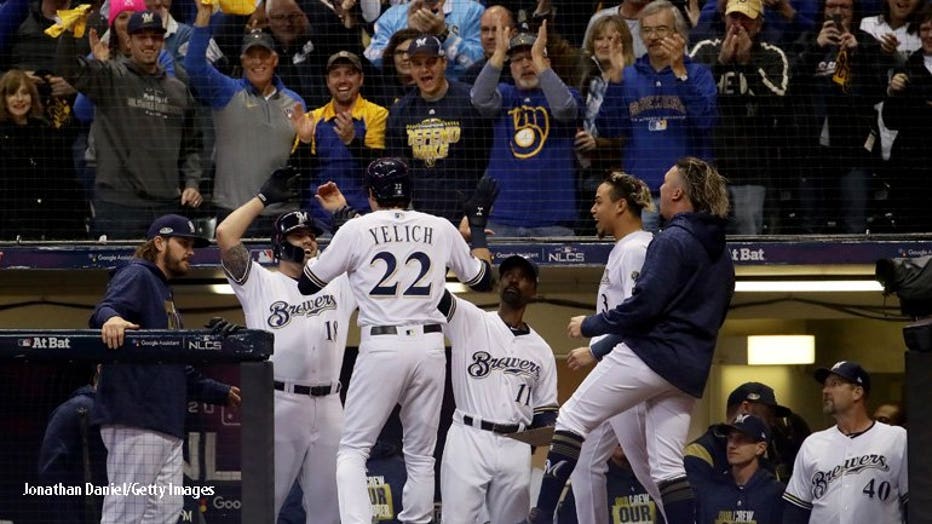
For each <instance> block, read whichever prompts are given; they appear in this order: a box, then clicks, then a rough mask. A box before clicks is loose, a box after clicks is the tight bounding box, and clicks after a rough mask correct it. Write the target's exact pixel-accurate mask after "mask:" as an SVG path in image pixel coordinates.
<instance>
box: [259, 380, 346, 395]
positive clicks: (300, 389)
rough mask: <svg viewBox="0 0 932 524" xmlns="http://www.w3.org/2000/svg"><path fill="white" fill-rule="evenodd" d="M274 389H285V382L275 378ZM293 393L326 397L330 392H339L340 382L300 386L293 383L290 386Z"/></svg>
mask: <svg viewBox="0 0 932 524" xmlns="http://www.w3.org/2000/svg"><path fill="white" fill-rule="evenodd" d="M275 389H277V390H279V391H285V383H284V382H281V381H278V380H276V381H275ZM291 389H292V391H293V392H294V393H297V394H298V395H310V396H312V397H326V396H327V395H330V394H332V393H339V392H340V383H339V382H337V383H336V384H331V385H329V386H302V385H300V384H295V385H294V386H293V387H292V388H291Z"/></svg>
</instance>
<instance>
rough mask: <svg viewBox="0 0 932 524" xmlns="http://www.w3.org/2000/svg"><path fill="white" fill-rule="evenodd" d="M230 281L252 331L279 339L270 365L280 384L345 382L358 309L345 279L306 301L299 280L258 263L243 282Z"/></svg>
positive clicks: (334, 282)
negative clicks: (352, 324) (350, 336)
mask: <svg viewBox="0 0 932 524" xmlns="http://www.w3.org/2000/svg"><path fill="white" fill-rule="evenodd" d="M227 280H228V281H229V282H230V287H232V288H233V292H234V293H236V298H237V299H239V302H240V304H242V306H243V312H244V313H245V315H246V326H247V327H249V328H252V329H264V330H266V331H270V332H272V333H273V334H274V335H275V352H274V353H272V356H271V358H270V359H269V360H271V361H272V363H273V365H274V367H275V379H276V380H281V381H294V382H298V383H300V384H304V385H325V384H334V383H336V382H337V381H338V380H339V379H340V368H341V367H342V366H343V352H344V349H345V348H346V335H347V331H348V329H347V328H348V327H349V323H350V318H351V316H352V314H353V310H355V309H356V299H355V297H354V296H353V293H352V290H351V289H350V286H349V281H348V280H347V279H346V278H345V277H343V278H338V279H336V280H334V281H333V282H331V283H330V284H328V285H327V286H326V287H325V288H323V289H322V290H320V291H319V292H317V293H316V294H314V295H311V296H305V295H302V294H301V292H300V291H298V286H297V283H296V282H295V280H294V279H293V278H290V277H288V276H287V275H283V274H282V273H279V272H277V271H270V270H268V269H266V268H264V267H262V266H260V265H259V264H257V263H256V262H255V261H252V262H250V265H249V269H248V270H247V271H246V274H245V276H244V277H243V279H242V280H241V281H239V282H237V281H236V280H235V279H233V277H232V276H231V275H230V274H229V273H228V274H227Z"/></svg>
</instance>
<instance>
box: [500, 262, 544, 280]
mask: <svg viewBox="0 0 932 524" xmlns="http://www.w3.org/2000/svg"><path fill="white" fill-rule="evenodd" d="M515 267H522V268H524V270H525V271H527V272H528V273H530V274H531V275H532V276H533V277H534V282H540V269H538V267H537V264H535V263H534V262H532V261H531V259H529V258H526V257H523V256H521V255H511V256H510V257H508V258H506V259H505V260H502V263H501V264H499V266H498V276H502V275H504V274H505V272H506V271H508V270H510V269H513V268H515Z"/></svg>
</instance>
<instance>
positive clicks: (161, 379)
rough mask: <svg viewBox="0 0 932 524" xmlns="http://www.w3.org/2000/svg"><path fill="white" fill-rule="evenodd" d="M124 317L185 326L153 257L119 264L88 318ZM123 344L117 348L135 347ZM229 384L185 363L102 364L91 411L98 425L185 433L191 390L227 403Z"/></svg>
mask: <svg viewBox="0 0 932 524" xmlns="http://www.w3.org/2000/svg"><path fill="white" fill-rule="evenodd" d="M113 316H120V317H122V318H123V319H125V320H128V321H130V322H133V323H136V324H139V326H140V327H141V328H142V329H181V327H182V326H181V317H180V315H179V314H178V313H177V311H176V310H175V306H174V301H173V299H172V291H171V288H170V287H169V286H168V280H166V278H165V274H164V273H162V270H161V269H159V268H158V266H156V265H155V264H152V263H151V262H148V261H145V260H140V259H133V260H132V261H131V262H130V263H129V264H127V265H125V266H123V267H121V268H120V269H117V270H116V272H115V273H114V275H113V278H112V279H111V280H110V284H109V285H108V286H107V292H106V294H105V295H104V298H103V300H101V301H100V303H99V304H97V307H96V308H95V309H94V312H93V313H92V314H91V319H90V321H89V324H90V327H91V328H100V327H101V326H103V325H104V322H106V321H107V319H109V318H110V317H113ZM132 350H133V349H132V348H131V347H128V345H124V347H122V348H120V349H117V350H116V351H132ZM229 391H230V386H227V385H224V384H221V383H219V382H217V381H215V380H211V379H208V378H205V377H204V376H202V375H201V374H200V373H198V372H197V371H196V370H195V369H194V368H193V367H191V366H185V365H184V364H131V363H116V364H104V365H103V368H102V370H101V372H100V382H99V383H98V384H97V402H96V403H95V404H94V410H93V411H92V412H91V423H92V424H95V425H105V424H111V425H123V426H129V427H133V428H141V429H147V430H151V431H158V432H161V433H166V434H168V435H172V436H175V437H178V438H184V417H185V411H186V410H185V408H186V406H187V400H188V394H189V393H190V395H191V397H192V398H194V399H196V400H201V401H204V402H209V403H211V404H225V403H226V401H227V395H228V394H229Z"/></svg>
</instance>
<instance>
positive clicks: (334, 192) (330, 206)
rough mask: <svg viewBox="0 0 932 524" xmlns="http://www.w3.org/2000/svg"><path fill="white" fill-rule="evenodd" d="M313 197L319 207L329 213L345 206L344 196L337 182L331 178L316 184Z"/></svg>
mask: <svg viewBox="0 0 932 524" xmlns="http://www.w3.org/2000/svg"><path fill="white" fill-rule="evenodd" d="M314 198H316V199H317V202H318V203H319V204H320V207H322V208H324V209H325V210H327V211H329V212H331V213H335V212H337V211H339V210H340V209H343V208H344V207H346V206H347V203H346V197H345V196H343V192H342V191H340V188H339V187H338V186H337V183H336V182H334V181H333V180H328V181H327V182H325V183H323V184H321V185H319V186H317V193H316V194H315V195H314Z"/></svg>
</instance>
